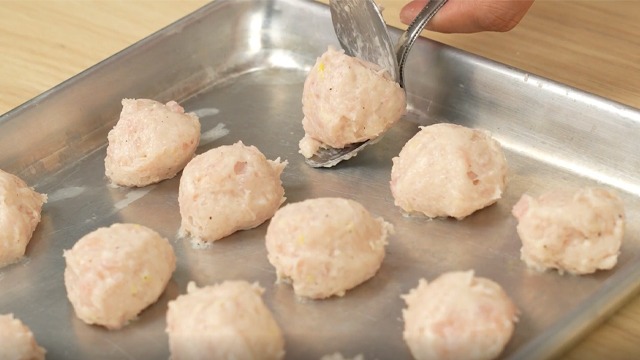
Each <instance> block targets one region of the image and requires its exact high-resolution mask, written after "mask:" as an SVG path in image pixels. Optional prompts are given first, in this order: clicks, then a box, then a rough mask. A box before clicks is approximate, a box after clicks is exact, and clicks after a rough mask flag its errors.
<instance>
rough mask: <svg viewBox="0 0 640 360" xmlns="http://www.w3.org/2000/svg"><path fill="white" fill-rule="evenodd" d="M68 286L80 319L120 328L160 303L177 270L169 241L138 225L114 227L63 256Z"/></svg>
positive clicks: (91, 236) (93, 234)
mask: <svg viewBox="0 0 640 360" xmlns="http://www.w3.org/2000/svg"><path fill="white" fill-rule="evenodd" d="M64 257H65V260H66V264H67V266H66V268H65V270H64V284H65V286H66V288H67V296H68V297H69V301H70V302H71V305H73V309H74V310H75V313H76V316H78V318H80V319H81V320H82V321H84V322H85V323H87V324H97V325H102V326H105V327H106V328H108V329H119V328H121V327H123V326H125V325H126V324H127V323H128V322H129V321H130V320H132V319H134V318H135V317H136V316H137V315H138V313H140V312H141V311H142V310H144V309H145V308H146V307H147V306H149V305H151V304H153V303H154V302H156V301H157V300H158V298H159V297H160V295H161V294H162V292H163V291H164V289H165V287H166V285H167V283H168V282H169V279H170V278H171V274H172V273H173V271H174V270H175V268H176V257H175V255H174V252H173V248H172V247H171V245H170V244H169V241H168V240H167V239H165V238H163V237H161V236H160V234H158V233H157V232H155V231H153V230H151V229H149V228H147V227H145V226H142V225H136V224H114V225H111V227H108V228H100V229H97V230H95V231H93V232H91V233H89V234H87V235H85V236H84V237H82V238H81V239H80V240H78V242H76V244H75V245H74V246H73V248H71V250H66V251H65V252H64Z"/></svg>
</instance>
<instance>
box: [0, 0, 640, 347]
mask: <svg viewBox="0 0 640 360" xmlns="http://www.w3.org/2000/svg"><path fill="white" fill-rule="evenodd" d="M393 36H394V37H397V36H398V32H394V33H393ZM329 45H333V46H336V47H337V46H339V45H338V43H337V40H336V38H335V35H334V33H333V29H332V26H331V19H330V15H329V10H328V8H327V7H326V6H325V5H322V4H318V3H315V2H311V1H300V0H274V1H224V0H220V1H216V2H214V3H212V4H210V5H208V6H205V7H204V8H202V9H201V10H199V11H197V12H195V13H193V14H192V15H190V16H188V17H186V18H184V19H182V20H181V21H179V22H177V23H175V24H173V25H171V26H169V27H167V28H165V29H163V30H161V31H160V32H158V33H156V34H154V35H152V36H150V37H149V38H147V39H145V40H143V41H141V42H139V43H137V44H135V45H134V46H132V47H130V48H128V49H126V50H125V51H123V52H121V53H118V54H117V55H115V56H113V57H111V58H109V59H108V60H106V61H104V62H102V63H99V64H97V65H96V66H94V67H92V68H90V69H88V70H87V71H85V72H83V73H82V74H80V75H78V76H76V77H74V78H73V79H71V80H69V81H67V82H65V83H63V84H61V85H59V86H57V87H56V88H54V89H52V90H50V91H49V92H47V93H45V94H43V95H41V96H39V97H37V98H35V99H33V100H32V101H30V102H28V103H26V104H24V105H23V106H21V107H19V108H17V109H15V110H13V111H11V112H9V113H7V114H5V115H3V116H2V117H0V168H2V169H4V170H6V171H9V172H12V173H15V174H17V175H19V176H21V177H22V178H23V179H25V180H26V181H27V182H28V183H29V184H31V185H33V186H35V188H36V190H38V191H40V192H44V193H47V194H48V195H49V202H48V203H47V204H46V205H45V206H44V209H43V219H42V222H41V223H40V225H39V226H38V228H37V230H36V232H35V234H34V236H33V239H32V240H31V243H30V245H29V247H28V249H27V256H26V258H25V259H24V260H23V261H21V262H19V263H17V264H14V265H11V266H8V267H6V268H4V269H1V270H0V289H1V290H0V313H9V312H12V313H14V314H15V315H16V317H18V318H20V319H21V320H22V321H23V322H25V323H26V324H27V325H28V326H30V328H31V329H32V330H33V331H34V333H35V336H36V338H37V340H38V342H39V343H40V344H41V345H42V346H43V347H45V348H46V349H47V358H49V359H162V358H168V357H169V350H168V343H167V342H168V340H167V335H166V334H165V332H164V328H165V317H164V316H165V312H166V308H167V302H168V301H170V300H171V299H174V298H175V297H177V296H178V295H179V294H182V293H184V292H185V289H186V284H187V282H188V281H190V280H193V281H195V282H196V283H197V284H198V285H201V286H202V285H207V284H213V283H217V282H221V281H223V280H227V279H245V280H248V281H257V282H259V283H260V284H261V285H262V286H263V287H265V288H266V292H265V295H264V299H265V302H266V303H267V306H268V307H269V308H270V309H271V310H272V311H273V313H274V316H275V317H276V319H277V321H278V322H279V324H280V325H281V327H282V329H283V331H284V334H285V340H286V353H287V354H286V358H287V359H314V358H315V359H318V358H320V357H321V356H322V355H324V354H330V353H333V352H336V351H340V352H341V353H342V354H344V355H345V356H355V355H357V354H363V355H364V356H365V358H366V359H403V358H410V353H409V351H408V348H407V347H406V345H405V344H404V342H403V340H402V329H403V322H402V315H401V310H402V308H403V307H404V302H403V301H402V300H401V299H400V295H401V294H404V293H407V292H408V291H409V289H411V288H413V287H415V286H416V285H417V283H418V279H419V278H421V277H424V278H426V279H428V280H431V279H433V278H435V277H436V276H438V275H439V274H441V273H443V272H445V271H450V270H466V269H474V270H475V271H476V274H477V275H479V276H483V277H488V278H491V279H493V280H495V281H497V282H498V283H500V284H501V285H502V286H503V287H504V288H505V290H506V291H507V292H508V293H509V294H510V296H511V297H512V298H513V300H514V302H515V303H516V304H517V306H518V307H519V309H520V310H521V316H520V321H519V322H518V324H517V327H516V331H515V334H514V336H513V338H512V339H511V341H510V343H509V344H508V346H507V348H506V349H505V351H504V353H503V357H505V358H530V359H539V358H545V357H549V356H552V355H554V354H558V352H559V351H562V350H563V348H564V347H565V346H567V345H569V344H571V343H572V342H573V341H575V340H576V339H577V338H579V337H580V336H581V335H582V334H584V333H585V332H586V331H587V330H588V329H589V328H591V327H592V326H594V325H595V324H597V323H598V322H599V321H601V320H602V319H603V318H604V317H606V316H607V315H608V314H610V313H611V312H612V311H613V310H614V309H615V308H616V307H618V306H619V305H620V304H621V303H622V301H624V300H625V299H626V298H628V297H629V296H630V295H631V294H632V293H634V292H635V290H636V289H637V288H638V285H639V282H640V259H639V255H640V248H639V245H640V236H639V235H638V234H640V231H639V230H640V225H639V224H640V221H638V218H639V216H640V214H639V212H640V200H639V197H640V172H639V170H638V169H640V151H639V150H640V145H638V144H640V143H639V140H638V139H640V114H639V112H638V110H636V109H632V108H629V107H625V106H623V105H620V104H617V103H613V102H611V101H608V100H605V99H602V98H598V97H596V96H592V95H590V94H586V93H583V92H580V91H577V90H575V89H572V88H570V87H567V86H564V85H562V84H558V83H554V82H552V81H548V80H546V79H543V78H540V77H537V76H534V75H531V74H526V73H524V72H522V71H519V70H517V69H512V68H509V67H506V66H504V65H502V64H498V63H495V62H491V61H488V60H486V59H482V58H479V57H476V56H473V55H471V54H468V53H465V52H462V51H459V50H456V49H454V48H450V47H447V46H444V45H441V44H439V43H436V42H433V41H430V40H427V39H419V41H418V42H417V43H416V46H415V48H414V49H413V51H412V53H411V55H410V57H409V62H408V65H407V73H408V74H411V76H410V77H408V79H407V83H406V87H407V91H408V94H409V97H408V99H409V112H408V114H407V115H406V116H405V117H404V119H403V120H402V121H401V122H400V123H399V124H398V125H397V126H395V127H394V128H393V129H392V130H391V131H390V133H389V134H388V135H387V136H385V137H384V139H382V140H381V141H380V142H379V143H378V144H376V145H374V146H372V147H370V148H367V149H366V150H365V151H364V152H362V153H361V154H360V155H358V156H357V157H356V158H354V159H352V160H349V161H348V162H345V163H342V164H339V165H338V166H337V167H335V168H332V169H313V168H310V167H309V166H307V165H306V164H305V163H304V161H303V158H302V156H301V155H299V154H298V153H297V151H298V147H297V144H298V141H299V139H300V138H301V137H302V136H303V130H302V126H301V119H302V110H301V94H302V86H303V82H304V79H305V77H306V73H307V71H308V70H309V69H310V68H311V66H312V65H313V63H314V62H315V59H316V57H318V56H319V55H320V54H322V53H323V52H324V51H325V50H326V49H327V47H328V46H329ZM122 98H152V99H156V100H159V101H168V100H171V99H175V100H178V101H180V102H181V104H182V105H183V106H184V107H185V108H186V110H187V111H195V112H197V113H198V114H200V115H201V122H202V132H203V138H202V142H201V145H200V147H199V148H198V153H202V152H204V151H206V150H208V149H211V148H214V147H217V146H220V145H224V144H232V143H235V142H236V141H238V140H242V141H243V142H244V143H246V144H251V145H255V146H257V147H258V148H259V149H261V150H262V152H263V153H264V154H265V155H266V156H267V157H268V158H270V159H275V158H276V157H281V158H283V159H286V160H288V161H289V165H288V166H287V168H286V169H285V171H284V173H283V175H282V179H283V184H284V187H285V191H286V197H287V201H288V202H297V201H301V200H304V199H307V198H314V197H323V196H341V197H346V198H351V199H354V200H357V201H359V202H361V203H362V204H364V205H365V206H366V207H367V208H368V209H369V210H370V211H371V212H372V213H374V214H376V215H379V216H382V217H384V218H385V219H386V220H387V221H389V222H391V223H393V224H394V226H395V228H396V234H395V235H394V236H393V237H391V239H390V241H389V242H390V243H389V246H388V247H387V256H386V258H385V260H384V263H383V265H382V268H381V269H380V271H379V273H378V274H377V275H376V276H375V277H374V278H372V279H371V280H370V281H367V282H366V283H364V284H362V285H361V286H359V287H357V288H355V289H353V290H351V291H349V292H347V294H346V296H344V297H342V298H331V299H328V300H323V301H299V300H296V298H295V296H294V294H293V291H292V289H291V287H290V286H288V285H277V284H275V280H276V276H275V271H274V269H273V267H272V266H271V265H270V264H269V263H268V261H267V257H266V249H265V246H264V234H265V230H266V227H267V223H265V224H263V225H261V226H259V227H258V228H256V229H253V230H249V231H242V232H238V233H236V234H233V235H231V236H229V238H227V239H225V240H222V241H219V242H216V243H215V244H214V245H213V246H211V247H210V248H208V249H193V248H192V247H191V245H190V243H189V242H188V241H187V240H183V239H180V238H179V237H178V236H177V231H178V227H179V225H180V215H179V212H178V204H177V190H178V182H179V175H178V176H177V177H176V178H174V179H171V180H168V181H163V182H161V183H159V184H156V185H152V186H148V187H145V188H142V189H128V188H115V187H112V186H109V184H108V181H107V179H106V178H105V176H104V163H103V161H104V157H105V148H106V139H107V132H108V131H109V129H110V128H111V127H113V125H114V124H115V122H116V121H117V118H118V114H119V111H120V109H121V105H120V100H121V99H122ZM442 121H446V122H452V123H457V124H462V125H465V126H470V127H474V128H482V129H486V130H489V131H491V132H492V133H493V135H494V136H495V138H496V139H497V140H499V141H500V142H501V143H502V145H503V147H504V149H505V151H506V154H507V159H508V161H509V165H510V175H509V181H510V182H509V185H508V188H507V191H506V193H505V195H504V197H503V198H502V199H501V200H500V201H499V202H498V203H497V204H495V205H493V206H491V207H489V208H486V209H484V210H481V211H479V212H477V213H475V214H473V215H471V216H469V217H468V218H466V219H464V220H462V221H456V220H451V219H435V220H426V219H421V218H407V217H403V216H402V214H401V212H400V211H399V209H398V208H396V207H395V206H394V205H393V199H392V196H391V192H390V189H389V179H390V169H391V158H392V157H394V156H396V155H397V154H398V153H399V151H400V149H401V147H402V146H403V145H404V143H405V142H406V141H407V140H408V139H410V138H411V137H412V136H413V135H414V134H415V133H416V132H417V131H418V125H427V124H432V123H436V122H442ZM594 184H601V185H603V186H607V187H610V188H614V189H616V190H617V192H618V193H619V194H620V196H621V197H622V198H623V200H624V202H625V206H626V213H627V218H628V221H627V228H626V235H625V238H624V244H623V247H622V252H621V255H620V258H619V262H618V265H617V266H616V267H615V268H614V269H613V270H611V271H602V272H598V273H596V274H594V275H588V276H580V277H578V276H570V275H564V276H561V275H559V274H558V273H557V272H546V273H536V272H533V271H530V270H527V268H526V266H525V265H524V263H523V262H521V261H520V259H519V250H520V241H519V239H518V236H517V234H516V231H515V226H516V222H515V219H514V218H513V217H512V216H511V215H510V210H511V208H512V206H513V205H514V204H515V202H516V201H517V200H518V199H519V197H520V196H521V195H522V193H523V192H529V193H531V194H534V195H536V194H539V193H541V192H543V191H545V190H548V189H551V188H556V187H564V186H574V185H594ZM115 222H133V223H139V224H143V225H146V226H148V227H150V228H152V229H155V230H156V231H158V232H160V233H161V234H162V235H163V236H166V237H167V238H169V239H170V241H171V243H172V244H173V246H174V248H175V251H176V254H177V256H178V263H177V270H176V272H175V273H174V275H173V278H172V280H171V282H170V283H169V285H168V287H167V289H166V291H165V292H164V294H163V295H162V297H161V298H160V300H159V301H158V302H157V303H156V304H154V305H152V306H151V307H149V308H148V309H146V310H145V311H143V312H142V313H141V315H140V316H139V318H138V319H137V320H136V321H135V322H133V323H131V324H130V325H128V326H127V327H125V328H124V329H122V330H119V331H108V330H106V329H104V328H102V327H98V326H89V325H86V324H84V323H83V322H81V321H80V320H78V319H77V318H76V317H75V316H74V314H73V310H72V308H71V306H70V303H69V302H68V300H67V298H66V292H65V289H64V285H63V271H64V260H63V257H62V252H63V250H64V249H69V248H71V247H72V246H73V244H74V243H75V242H76V241H77V240H78V239H79V238H80V237H82V236H83V235H85V234H86V233H88V232H90V231H93V230H95V229H96V228H98V227H102V226H108V225H110V224H112V223H115Z"/></svg>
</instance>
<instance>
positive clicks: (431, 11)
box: [306, 0, 447, 167]
mask: <svg viewBox="0 0 640 360" xmlns="http://www.w3.org/2000/svg"><path fill="white" fill-rule="evenodd" d="M446 2H447V0H430V1H429V2H428V3H427V5H426V6H425V7H424V8H423V9H422V10H421V11H420V13H419V14H418V16H416V18H415V20H414V21H413V22H412V23H411V24H410V25H409V27H408V28H407V30H406V31H405V32H404V33H403V34H402V35H401V36H400V38H399V39H398V43H397V44H396V46H395V47H394V46H393V45H392V43H391V38H390V37H389V32H388V31H387V26H386V24H385V22H384V19H383V17H382V13H381V11H380V8H379V7H378V5H377V4H376V3H375V1H374V0H330V1H329V9H330V10H331V20H332V22H333V28H334V30H335V32H336V36H337V37H338V41H339V42H340V45H342V48H343V49H344V51H345V53H346V54H347V55H350V56H354V57H358V58H360V59H363V60H366V61H369V62H372V63H374V64H378V65H380V66H381V67H382V68H384V69H385V70H387V71H388V72H389V75H391V78H392V79H394V80H395V81H397V82H398V83H399V84H400V86H401V87H402V88H403V89H404V67H405V64H406V62H407V57H408V55H409V51H410V50H411V47H412V46H413V44H414V43H415V41H416V39H417V38H418V36H419V35H420V32H421V31H422V29H424V27H425V26H426V25H427V23H428V22H429V20H431V18H433V16H434V15H435V14H436V13H437V12H438V10H440V8H442V6H443V5H444V4H445V3H446ZM382 135H383V134H380V135H379V136H377V137H376V138H373V139H369V140H366V141H363V142H360V143H355V144H350V145H347V146H345V147H344V148H340V149H336V148H332V147H326V148H320V149H319V150H318V151H317V152H316V153H315V154H314V155H313V156H312V157H311V158H309V159H306V162H307V164H309V165H311V166H313V167H332V166H334V165H336V164H337V163H339V162H341V161H343V160H348V159H350V158H352V157H354V156H356V154H357V153H358V152H360V151H361V150H362V149H363V148H364V147H365V146H367V145H369V144H373V143H375V142H377V141H378V140H380V138H381V137H382Z"/></svg>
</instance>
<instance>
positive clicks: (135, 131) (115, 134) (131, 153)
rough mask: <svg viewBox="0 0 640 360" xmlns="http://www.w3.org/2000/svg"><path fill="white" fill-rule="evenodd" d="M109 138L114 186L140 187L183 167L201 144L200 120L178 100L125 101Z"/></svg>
mask: <svg viewBox="0 0 640 360" xmlns="http://www.w3.org/2000/svg"><path fill="white" fill-rule="evenodd" d="M107 138H108V141H109V144H108V146H107V156H106V158H105V160H104V166H105V173H106V175H107V177H108V178H109V179H110V180H111V182H112V183H113V184H115V185H121V186H138V187H141V186H146V185H149V184H153V183H157V182H159V181H162V180H165V179H170V178H172V177H174V176H175V175H176V174H177V173H178V172H179V171H180V170H182V169H183V168H184V166H185V165H186V164H187V163H188V162H189V160H191V158H192V157H193V156H194V154H195V151H196V148H197V147H198V143H199V142H200V121H199V120H198V117H197V116H196V115H195V114H193V113H186V114H185V112H184V109H183V108H182V107H181V106H180V105H179V104H178V103H177V102H175V101H169V102H168V103H166V104H165V105H163V104H162V103H159V102H157V101H154V100H148V99H124V100H122V112H121V113H120V119H119V120H118V122H117V123H116V125H115V126H114V127H113V129H111V131H109V135H108V137H107Z"/></svg>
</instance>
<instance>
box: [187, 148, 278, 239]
mask: <svg viewBox="0 0 640 360" xmlns="http://www.w3.org/2000/svg"><path fill="white" fill-rule="evenodd" d="M286 165H287V162H286V161H284V162H280V158H278V159H276V160H275V161H272V160H267V158H266V157H265V156H264V155H263V154H262V153H261V152H260V150H258V148H256V147H255V146H245V145H244V144H243V143H242V142H237V143H235V144H234V145H227V146H220V147H218V148H215V149H211V150H209V151H207V152H206V153H204V154H201V155H198V156H196V157H195V158H194V159H193V160H191V162H189V164H188V165H187V166H186V167H185V169H184V172H183V173H182V178H181V179H180V188H179V194H178V202H179V205H180V215H181V216H182V227H181V231H182V232H183V233H186V234H189V235H191V236H192V237H194V239H195V240H196V243H197V242H199V241H202V242H205V243H206V242H213V241H216V240H219V239H222V238H223V237H225V236H227V235H230V234H232V233H234V232H236V231H238V230H246V229H251V228H254V227H256V226H258V225H260V224H262V223H263V222H265V221H266V220H267V219H269V218H271V217H272V216H273V214H274V213H275V212H276V210H277V209H278V207H280V205H281V204H282V203H283V202H284V200H285V198H284V188H283V187H282V182H281V181H280V174H282V171H283V170H284V167H285V166H286Z"/></svg>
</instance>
